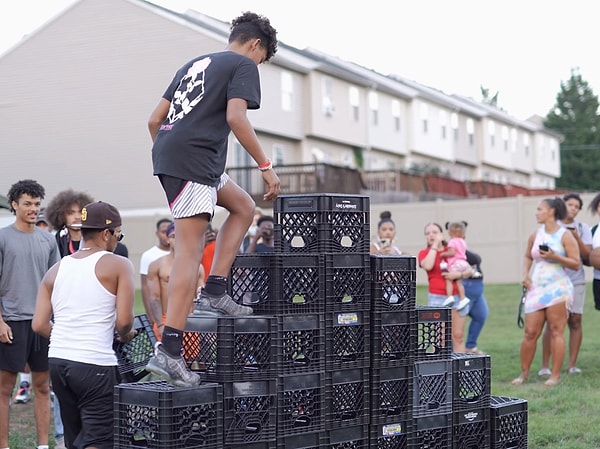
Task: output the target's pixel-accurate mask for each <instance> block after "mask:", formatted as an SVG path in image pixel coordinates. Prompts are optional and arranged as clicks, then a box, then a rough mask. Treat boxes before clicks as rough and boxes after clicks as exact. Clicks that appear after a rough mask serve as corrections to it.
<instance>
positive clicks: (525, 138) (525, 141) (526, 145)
mask: <svg viewBox="0 0 600 449" xmlns="http://www.w3.org/2000/svg"><path fill="white" fill-rule="evenodd" d="M523 147H524V149H525V156H529V134H524V135H523Z"/></svg>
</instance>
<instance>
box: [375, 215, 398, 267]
mask: <svg viewBox="0 0 600 449" xmlns="http://www.w3.org/2000/svg"><path fill="white" fill-rule="evenodd" d="M379 218H380V220H379V224H378V225H377V238H376V239H375V240H373V241H372V242H371V249H370V252H371V254H392V255H396V256H399V255H401V254H402V251H400V248H398V247H397V246H396V245H395V244H394V239H395V238H396V224H395V223H394V220H392V213H391V212H390V211H387V210H386V211H383V212H382V213H381V214H380V215H379Z"/></svg>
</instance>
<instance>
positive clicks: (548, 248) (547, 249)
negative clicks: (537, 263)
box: [539, 243, 550, 251]
mask: <svg viewBox="0 0 600 449" xmlns="http://www.w3.org/2000/svg"><path fill="white" fill-rule="evenodd" d="M539 248H540V251H550V247H549V246H548V245H546V244H545V243H543V244H542V245H540V246H539Z"/></svg>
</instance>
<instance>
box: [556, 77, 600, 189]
mask: <svg viewBox="0 0 600 449" xmlns="http://www.w3.org/2000/svg"><path fill="white" fill-rule="evenodd" d="M544 126H545V127H546V128H548V129H551V130H554V131H557V132H558V133H560V134H562V135H563V136H564V141H563V142H562V144H561V151H560V167H561V177H560V178H559V179H558V180H557V181H556V185H557V187H562V188H568V189H574V190H596V189H597V188H598V183H597V176H598V170H599V169H600V134H599V133H598V131H600V116H599V115H598V97H597V96H596V95H595V94H594V91H593V90H592V88H591V87H590V85H589V84H588V82H587V81H585V80H584V79H583V78H582V77H581V74H580V73H579V69H571V78H569V79H568V80H567V81H563V82H561V85H560V91H559V92H558V94H557V95H556V103H555V105H554V107H553V108H552V109H551V110H550V112H548V114H547V115H546V121H545V123H544Z"/></svg>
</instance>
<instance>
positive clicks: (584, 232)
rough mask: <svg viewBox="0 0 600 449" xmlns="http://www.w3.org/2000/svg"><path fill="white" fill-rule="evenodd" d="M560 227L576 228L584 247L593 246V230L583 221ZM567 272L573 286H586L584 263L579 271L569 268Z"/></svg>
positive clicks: (566, 269)
mask: <svg viewBox="0 0 600 449" xmlns="http://www.w3.org/2000/svg"><path fill="white" fill-rule="evenodd" d="M560 225H561V226H564V227H567V226H574V227H576V228H577V233H578V234H579V237H580V238H581V241H582V242H583V244H584V245H591V244H592V231H591V228H590V227H589V226H588V225H587V224H585V223H582V222H581V221H577V220H573V223H571V224H568V225H566V224H564V223H562V222H561V223H560ZM565 271H566V272H567V275H568V276H569V278H570V279H571V282H572V283H573V285H581V284H585V271H584V269H583V263H582V264H581V265H580V266H579V269H578V270H571V269H569V268H565Z"/></svg>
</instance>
